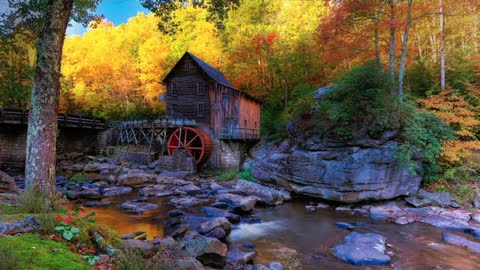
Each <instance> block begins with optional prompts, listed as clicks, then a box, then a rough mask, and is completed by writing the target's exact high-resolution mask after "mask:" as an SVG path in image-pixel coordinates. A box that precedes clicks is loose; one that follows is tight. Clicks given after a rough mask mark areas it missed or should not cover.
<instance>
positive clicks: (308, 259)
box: [81, 196, 480, 270]
mask: <svg viewBox="0 0 480 270" xmlns="http://www.w3.org/2000/svg"><path fill="white" fill-rule="evenodd" d="M132 198H134V197H130V196H127V197H123V198H121V199H118V201H116V202H115V203H114V204H112V205H110V206H107V207H100V208H88V209H82V211H81V212H82V214H87V213H89V212H95V213H96V219H97V222H98V223H101V224H106V225H109V226H112V227H113V228H115V229H116V230H118V232H119V233H120V234H125V233H130V232H134V231H145V232H147V234H148V239H152V238H154V237H155V236H160V237H162V236H164V229H165V226H166V221H167V220H168V211H169V210H171V209H173V207H171V206H169V205H168V204H167V202H168V200H166V199H158V200H152V201H151V202H154V203H157V204H158V205H160V208H159V209H158V210H156V211H152V212H149V213H146V214H143V215H138V216H136V215H130V214H126V213H123V212H122V211H121V210H120V209H119V207H118V204H119V203H121V202H123V201H126V200H128V199H132ZM197 210H198V209H197ZM255 214H256V215H259V216H260V217H261V218H262V223H257V224H239V225H236V226H234V229H233V231H232V233H231V235H230V236H229V245H230V246H232V247H237V246H238V247H240V246H242V245H243V244H245V243H252V244H254V246H255V250H256V251H257V253H258V255H257V257H256V262H257V263H269V262H272V261H278V260H279V255H280V254H279V250H280V249H281V248H284V247H287V248H291V249H294V250H296V251H297V252H298V253H299V254H300V257H301V258H302V264H303V269H306V270H310V269H311V270H316V269H342V270H343V269H346V270H349V269H389V268H385V267H361V266H352V265H349V264H346V263H344V262H342V261H340V260H338V259H337V258H335V257H334V256H333V253H332V251H331V247H332V246H335V245H337V244H339V243H341V242H342V239H343V237H344V236H346V235H347V234H348V233H349V232H348V231H346V230H344V229H339V228H337V227H336V226H335V222H337V221H343V222H349V223H351V224H355V225H356V226H357V227H356V229H355V230H356V231H358V232H376V233H379V234H381V235H383V236H385V237H386V238H387V243H388V244H389V245H390V247H389V250H391V251H392V252H393V254H394V255H393V257H392V259H393V260H392V261H393V264H394V266H395V269H405V270H406V269H412V270H417V269H419V270H420V269H426V270H429V269H432V268H433V267H435V266H440V267H441V268H440V269H458V270H474V269H480V255H478V254H474V253H472V252H470V251H468V250H466V249H464V248H460V247H457V246H452V245H449V244H444V243H442V240H441V229H438V228H435V227H432V226H429V225H425V224H421V223H413V224H409V225H403V226H402V225H395V224H390V223H385V222H376V221H373V220H370V219H368V218H366V217H359V216H352V215H351V214H349V213H345V212H336V211H334V210H330V209H326V210H324V209H322V210H317V211H316V212H314V213H307V212H306V211H305V209H304V203H301V202H289V203H286V204H284V205H281V206H277V207H272V208H257V209H255Z"/></svg>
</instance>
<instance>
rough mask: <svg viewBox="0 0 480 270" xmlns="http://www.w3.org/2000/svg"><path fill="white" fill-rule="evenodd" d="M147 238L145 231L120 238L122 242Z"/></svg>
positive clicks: (123, 235)
mask: <svg viewBox="0 0 480 270" xmlns="http://www.w3.org/2000/svg"><path fill="white" fill-rule="evenodd" d="M146 237H147V233H146V232H144V231H137V232H132V233H127V234H122V235H120V238H121V239H122V240H128V239H136V240H145V239H146Z"/></svg>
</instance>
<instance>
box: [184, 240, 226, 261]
mask: <svg viewBox="0 0 480 270" xmlns="http://www.w3.org/2000/svg"><path fill="white" fill-rule="evenodd" d="M227 252H228V249H227V246H226V245H225V244H224V243H222V242H221V241H219V240H218V239H215V238H211V237H205V236H196V237H194V238H193V239H189V240H186V241H183V242H181V243H180V245H179V249H178V252H177V254H179V255H181V256H186V257H195V258H196V259H197V260H199V261H200V262H201V263H202V264H203V265H205V266H211V267H215V268H223V267H224V266H225V264H226V263H227Z"/></svg>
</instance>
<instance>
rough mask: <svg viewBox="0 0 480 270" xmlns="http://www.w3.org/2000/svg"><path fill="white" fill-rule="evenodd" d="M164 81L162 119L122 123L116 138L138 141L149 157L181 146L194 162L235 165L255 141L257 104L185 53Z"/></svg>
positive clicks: (257, 136)
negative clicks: (164, 104)
mask: <svg viewBox="0 0 480 270" xmlns="http://www.w3.org/2000/svg"><path fill="white" fill-rule="evenodd" d="M163 83H164V84H165V86H166V89H167V91H166V95H164V96H162V99H163V100H165V101H166V105H167V106H166V108H167V118H166V119H157V120H154V121H144V120H143V121H126V122H123V123H122V125H121V127H120V128H119V129H120V132H119V135H118V140H117V143H118V144H120V145H132V144H133V145H134V146H141V148H142V147H143V149H146V150H147V152H148V155H150V156H151V157H153V155H159V156H162V155H165V154H167V155H169V156H172V155H173V154H174V152H175V151H176V150H178V149H184V150H185V151H186V153H188V155H189V156H190V157H191V158H193V159H194V160H195V162H196V164H198V165H204V164H208V165H209V166H210V167H213V168H231V169H238V168H239V166H240V165H241V163H242V161H243V157H244V155H245V153H246V152H247V151H248V149H249V148H250V147H251V146H252V145H254V144H255V143H256V142H258V141H259V140H260V133H259V127H260V112H261V103H260V102H259V101H258V100H256V99H255V98H253V97H251V96H250V95H248V94H246V93H245V92H242V91H239V90H238V89H236V88H235V87H234V86H233V85H232V84H231V83H230V82H229V81H228V80H227V79H226V78H225V76H224V75H223V73H221V72H220V71H219V70H217V69H215V68H213V67H212V66H210V65H208V64H207V63H205V62H203V61H202V60H200V59H199V58H197V57H196V56H194V55H193V54H191V53H188V52H186V53H185V54H184V55H183V56H182V57H181V58H180V60H179V61H178V62H177V64H175V66H174V67H173V68H172V70H171V71H170V72H169V73H168V74H167V76H166V77H165V79H164V80H163ZM134 148H136V147H134ZM128 150H130V149H127V151H128ZM152 153H153V154H152ZM150 159H151V158H150ZM140 163H141V162H140ZM143 163H145V162H143Z"/></svg>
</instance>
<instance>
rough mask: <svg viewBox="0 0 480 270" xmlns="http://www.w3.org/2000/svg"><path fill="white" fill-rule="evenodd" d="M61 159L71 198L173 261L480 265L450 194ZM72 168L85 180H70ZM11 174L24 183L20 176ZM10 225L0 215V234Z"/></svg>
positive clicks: (206, 265) (472, 215) (208, 265)
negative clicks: (288, 184)
mask: <svg viewBox="0 0 480 270" xmlns="http://www.w3.org/2000/svg"><path fill="white" fill-rule="evenodd" d="M62 168H63V169H64V173H65V175H67V177H60V176H59V177H57V183H56V188H57V190H58V191H61V192H63V193H64V194H66V196H67V197H68V198H69V200H70V203H69V204H68V205H67V206H68V207H74V206H76V205H80V206H81V209H82V210H81V212H82V213H84V214H87V213H90V212H96V213H97V217H96V218H97V222H99V223H102V224H106V225H109V226H112V227H113V228H115V229H116V230H117V231H119V233H121V234H123V236H122V238H123V244H124V245H125V246H128V247H131V248H136V249H140V250H142V251H143V253H144V254H145V256H146V257H149V258H155V257H156V256H158V257H159V260H161V258H160V257H162V258H163V257H165V252H168V253H169V254H168V257H170V258H174V261H175V263H176V265H175V269H212V268H213V269H266V270H268V269H271V270H274V269H295V268H289V267H291V266H294V267H295V266H298V265H300V264H301V265H302V267H303V269H364V268H365V267H367V268H368V269H377V268H378V269H462V270H463V269H466V270H468V269H478V265H480V240H478V238H479V237H480V223H479V222H480V211H478V210H477V209H476V208H471V209H467V208H463V207H460V206H459V205H457V204H456V203H455V202H453V201H452V200H451V199H450V197H449V196H448V194H447V193H428V192H426V191H423V190H421V191H420V192H418V193H417V195H416V196H414V197H407V198H406V199H396V200H390V201H383V202H375V203H370V204H365V203H363V204H338V203H336V204H326V203H325V202H321V201H308V200H305V199H302V198H293V199H292V194H290V192H288V191H285V190H280V189H277V188H274V187H268V186H265V185H260V184H258V183H252V182H248V181H245V180H238V181H226V182H225V181H216V180H215V179H213V178H208V177H200V176H198V175H189V174H188V173H182V172H177V173H171V172H163V171H159V170H157V169H156V164H151V165H150V166H138V165H132V164H122V163H120V162H118V160H116V159H114V158H97V159H95V160H93V159H92V160H86V161H85V162H83V163H81V162H78V163H75V164H64V165H63V167H62ZM78 173H80V174H81V175H82V176H84V178H85V179H83V181H80V182H78V181H77V182H75V181H72V180H71V178H72V177H71V176H72V175H74V174H78ZM3 178H6V176H4V177H3ZM16 180H17V185H18V186H19V187H20V188H22V184H23V183H22V181H21V177H17V179H16ZM77 180H78V179H77ZM2 181H3V180H2ZM477 206H478V205H477ZM20 225H21V224H20ZM20 225H19V226H20ZM12 226H14V225H12V224H10V225H8V224H6V223H0V233H5V232H8V230H12ZM299 269H300V268H299Z"/></svg>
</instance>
